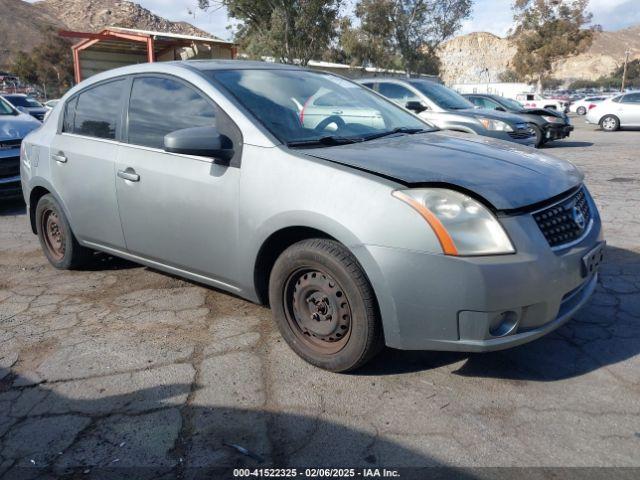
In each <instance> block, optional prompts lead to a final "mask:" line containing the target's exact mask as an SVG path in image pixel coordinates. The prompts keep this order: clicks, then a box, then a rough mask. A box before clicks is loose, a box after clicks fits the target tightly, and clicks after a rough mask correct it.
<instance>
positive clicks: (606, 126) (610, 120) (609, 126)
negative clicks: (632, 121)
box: [600, 115, 620, 132]
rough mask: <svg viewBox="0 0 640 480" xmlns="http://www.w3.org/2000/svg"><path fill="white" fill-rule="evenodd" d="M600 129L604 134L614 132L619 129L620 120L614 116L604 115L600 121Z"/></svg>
mask: <svg viewBox="0 0 640 480" xmlns="http://www.w3.org/2000/svg"><path fill="white" fill-rule="evenodd" d="M600 128H602V129H603V130H604V131H605V132H615V131H616V130H618V129H619V128H620V120H618V117H616V116H615V115H605V116H604V117H602V118H601V119H600Z"/></svg>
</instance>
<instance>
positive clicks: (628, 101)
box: [586, 92, 640, 132]
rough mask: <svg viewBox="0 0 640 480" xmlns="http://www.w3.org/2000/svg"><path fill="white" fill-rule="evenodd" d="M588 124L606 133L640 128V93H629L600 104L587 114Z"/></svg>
mask: <svg viewBox="0 0 640 480" xmlns="http://www.w3.org/2000/svg"><path fill="white" fill-rule="evenodd" d="M586 121H587V123H593V124H595V125H600V128H602V129H603V130H604V131H606V132H613V131H616V130H618V129H619V128H621V127H640V92H629V93H625V94H623V95H618V96H616V97H613V98H609V99H607V100H605V101H603V102H600V103H598V104H597V105H596V106H595V107H594V108H592V109H590V110H589V111H588V112H587V116H586Z"/></svg>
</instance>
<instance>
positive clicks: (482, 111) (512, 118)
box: [453, 108, 523, 124]
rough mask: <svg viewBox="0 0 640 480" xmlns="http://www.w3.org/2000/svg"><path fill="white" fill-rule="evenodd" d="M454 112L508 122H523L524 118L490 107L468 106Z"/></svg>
mask: <svg viewBox="0 0 640 480" xmlns="http://www.w3.org/2000/svg"><path fill="white" fill-rule="evenodd" d="M453 112H454V113H462V114H465V115H469V116H472V117H484V118H490V119H492V120H502V121H503V122H507V123H511V124H514V123H523V119H522V118H521V117H519V116H518V115H514V114H513V113H509V112H501V111H500V110H489V109H488V108H466V109H463V110H453Z"/></svg>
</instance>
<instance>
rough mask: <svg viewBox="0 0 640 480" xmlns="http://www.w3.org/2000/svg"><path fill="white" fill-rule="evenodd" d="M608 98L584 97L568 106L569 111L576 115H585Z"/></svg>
mask: <svg viewBox="0 0 640 480" xmlns="http://www.w3.org/2000/svg"><path fill="white" fill-rule="evenodd" d="M607 98H608V97H605V96H599V97H586V98H583V99H582V100H577V101H575V102H573V103H572V104H571V105H570V106H569V111H570V112H572V113H577V114H578V115H586V114H587V112H588V111H589V110H591V109H592V108H595V107H596V106H597V105H598V104H599V103H600V102H604V101H605V100H606V99H607Z"/></svg>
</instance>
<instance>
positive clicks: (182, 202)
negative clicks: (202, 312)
mask: <svg viewBox="0 0 640 480" xmlns="http://www.w3.org/2000/svg"><path fill="white" fill-rule="evenodd" d="M223 115H224V112H222V111H221V110H220V109H219V108H218V107H217V106H216V105H215V104H213V102H212V101H211V100H210V99H209V98H208V97H206V96H205V95H204V94H203V93H201V92H200V91H199V90H196V89H195V88H194V87H192V86H191V85H189V84H187V83H185V82H184V81H182V80H179V79H177V78H173V77H168V76H146V75H145V76H138V77H135V78H134V79H133V84H132V88H131V97H130V100H129V104H128V110H127V116H128V122H127V123H128V128H127V132H126V141H125V142H124V143H123V144H122V145H121V147H120V150H119V152H118V161H117V166H116V170H117V172H116V191H117V197H118V205H119V209H120V218H121V220H122V228H123V230H124V236H125V241H126V246H127V250H128V251H129V252H130V253H132V254H134V255H138V256H141V257H144V258H146V259H149V260H152V261H157V262H160V263H162V264H165V265H169V266H171V267H174V268H177V269H181V270H186V271H189V272H193V273H197V274H200V275H203V276H205V277H207V278H213V279H216V280H218V281H220V282H223V283H227V282H229V283H233V282H232V281H231V280H232V279H233V276H234V275H233V273H232V272H233V271H234V270H235V265H236V262H235V254H236V246H237V245H238V239H237V231H238V228H237V225H238V217H237V212H238V185H239V180H240V169H239V168H238V167H236V166H222V165H217V164H215V163H214V161H213V159H211V158H204V157H197V156H190V155H179V154H172V153H168V152H165V151H164V150H163V141H164V135H166V134H167V133H169V132H172V131H175V130H180V129H183V128H189V127H201V126H216V125H218V128H219V130H220V132H221V133H222V134H227V136H230V138H232V139H233V138H234V133H237V132H234V133H228V132H225V128H227V129H228V128H236V127H235V126H234V125H229V123H230V122H228V121H225V122H221V121H220V120H221V117H222V116H223ZM221 124H224V127H223V126H221ZM237 143H239V141H238V140H236V141H235V142H234V147H239V145H237ZM236 152H237V153H236V155H239V154H240V152H239V150H238V148H236ZM232 164H233V160H232Z"/></svg>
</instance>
